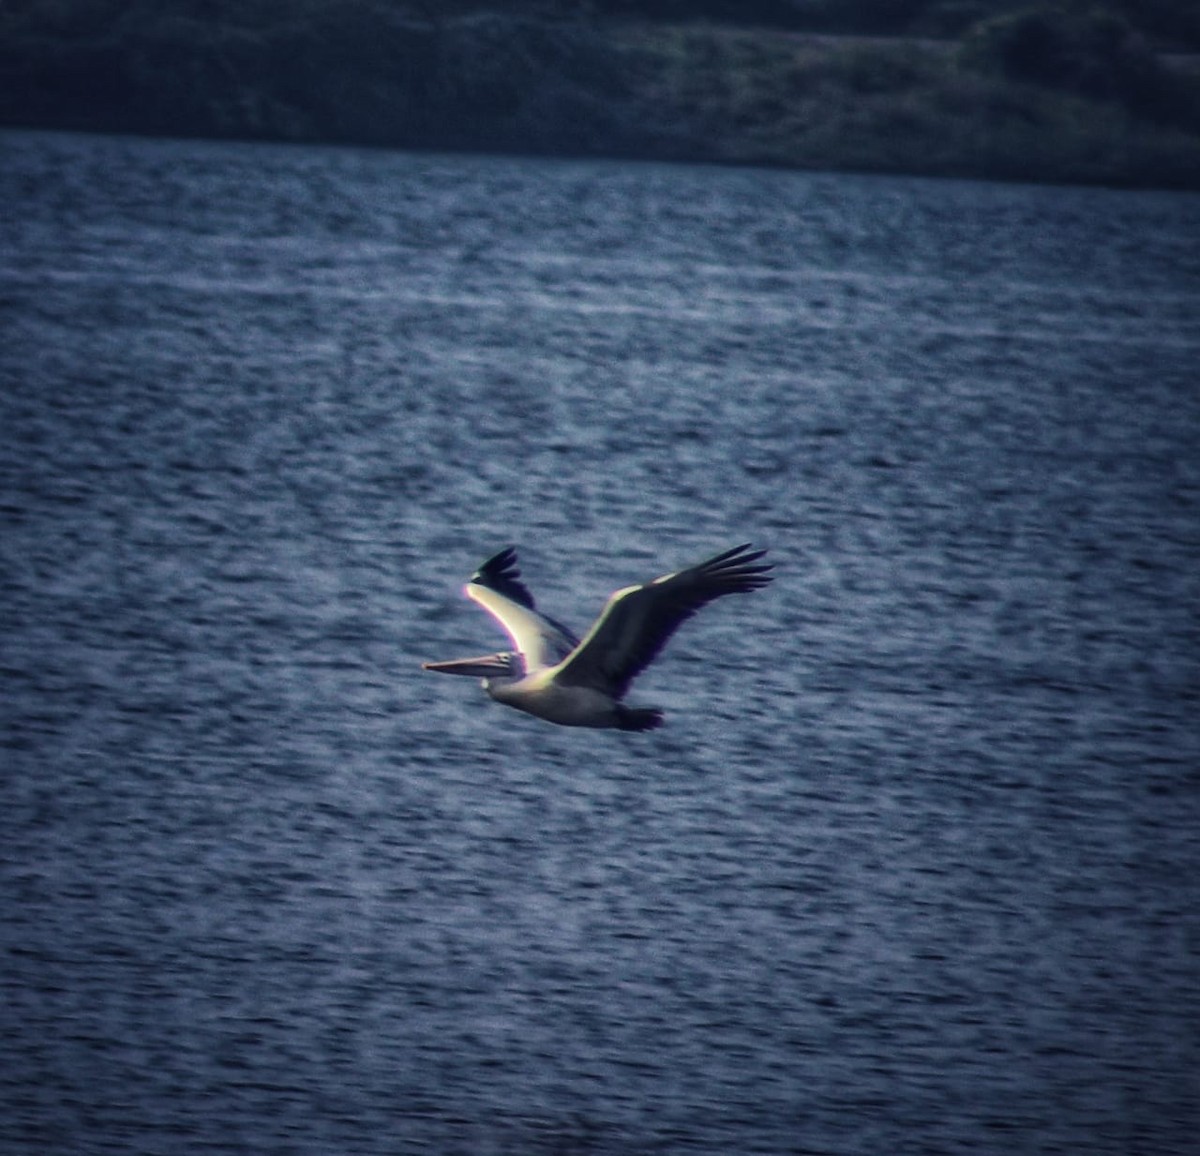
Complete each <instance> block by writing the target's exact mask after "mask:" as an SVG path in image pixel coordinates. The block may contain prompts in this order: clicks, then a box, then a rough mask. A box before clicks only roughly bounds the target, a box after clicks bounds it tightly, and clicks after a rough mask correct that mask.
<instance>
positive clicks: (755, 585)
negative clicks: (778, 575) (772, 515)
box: [555, 543, 773, 699]
mask: <svg viewBox="0 0 1200 1156" xmlns="http://www.w3.org/2000/svg"><path fill="white" fill-rule="evenodd" d="M764 554H766V551H765V550H753V549H751V547H750V545H749V543H746V544H745V545H742V546H735V547H734V548H733V549H732V550H726V551H725V553H723V554H718V555H717V556H716V557H715V558H710V559H709V560H708V561H707V562H701V563H700V564H699V565H698V566H692V567H691V568H689V569H687V570H677V571H676V572H675V573H673V574H664V575H663V576H662V577H661V578H656V579H655V580H654V581H653V582H647V583H646V584H645V585H643V586H627V587H625V589H623V590H618V591H617V592H616V593H615V594H614V595H613V596H612V597H611V598H609V600H608V603H607V605H606V606H605V607H604V610H603V612H602V613H601V615H600V617H599V618H597V619H596V621H595V622H594V623H593V625H592V628H591V630H589V631H588V632H587V634H586V635H585V637H584V639H583V641H582V642H581V643H580V644H579V645H578V646H577V647H576V648H575V649H574V650H573V651H572V652H571V653H570V654H569V655H568V656H567V658H566V659H565V660H564V661H563V663H562V665H561V666H560V668H559V670H558V673H557V674H556V675H555V681H556V682H558V683H560V684H562V685H564V686H590V687H595V688H596V689H598V690H603V691H604V692H606V693H608V694H611V695H612V696H613V697H614V698H618V699H619V698H620V697H621V696H622V695H624V694H625V692H626V691H627V690H628V689H629V684H630V683H631V682H632V681H633V680H634V679H635V678H636V677H637V676H638V675H639V674H640V673H641V672H642V671H643V670H645V669H646V667H647V666H649V665H650V663H651V662H653V661H654V658H655V656H656V655H657V654H658V653H659V651H660V650H662V648H663V647H664V646H665V645H666V644H667V640H668V639H669V638H670V637H671V635H672V634H674V633H675V631H676V630H678V629H679V626H680V625H681V624H682V623H683V622H685V621H686V620H687V619H689V618H691V616H692V615H693V614H695V613H696V611H698V610H699V609H701V607H704V606H707V605H708V604H709V603H710V602H712V601H713V600H714V599H717V598H721V597H724V595H726V594H746V593H749V592H750V591H751V590H758V589H760V588H761V587H763V586H766V585H767V583H768V582H770V581H771V578H770V576H769V574H768V571H770V570H771V569H773V567H772V566H771V565H770V564H769V563H766V564H763V563H759V559H760V558H762V557H763V555H764Z"/></svg>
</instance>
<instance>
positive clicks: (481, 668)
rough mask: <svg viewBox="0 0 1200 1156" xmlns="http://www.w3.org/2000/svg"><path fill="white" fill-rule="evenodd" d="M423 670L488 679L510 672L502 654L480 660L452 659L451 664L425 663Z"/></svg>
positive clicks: (486, 656)
mask: <svg viewBox="0 0 1200 1156" xmlns="http://www.w3.org/2000/svg"><path fill="white" fill-rule="evenodd" d="M421 669H422V670H438V671H441V673H442V674H466V675H470V676H471V677H473V678H488V677H489V676H490V675H494V674H504V673H506V672H507V671H508V659H507V658H505V657H504V655H502V654H485V655H483V656H482V657H480V658H452V659H450V661H449V662H423V663H421Z"/></svg>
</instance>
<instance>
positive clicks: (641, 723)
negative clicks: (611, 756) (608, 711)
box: [617, 706, 663, 731]
mask: <svg viewBox="0 0 1200 1156" xmlns="http://www.w3.org/2000/svg"><path fill="white" fill-rule="evenodd" d="M662 724H663V712H662V711H661V710H659V709H658V708H657V707H633V706H618V707H617V727H618V728H619V729H620V730H623V731H652V730H654V729H655V728H657V727H660V726H662Z"/></svg>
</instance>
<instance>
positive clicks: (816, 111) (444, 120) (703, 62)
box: [0, 9, 1200, 191]
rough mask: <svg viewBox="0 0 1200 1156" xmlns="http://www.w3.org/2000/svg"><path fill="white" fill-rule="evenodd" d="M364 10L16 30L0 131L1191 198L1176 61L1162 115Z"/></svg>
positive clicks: (1007, 81) (941, 54) (650, 34)
mask: <svg viewBox="0 0 1200 1156" xmlns="http://www.w3.org/2000/svg"><path fill="white" fill-rule="evenodd" d="M372 11H374V12H375V16H374V17H372V19H375V20H377V21H378V22H377V23H375V24H370V23H369V22H368V23H355V24H351V23H349V22H346V23H344V24H337V23H335V22H333V20H332V17H328V18H327V21H326V24H325V25H324V26H322V25H321V24H320V22H319V21H314V20H307V21H305V22H296V23H287V22H282V23H277V24H271V25H264V26H263V27H257V26H256V27H251V28H247V27H242V26H232V25H228V24H212V23H211V22H210V23H204V24H202V23H199V22H196V21H188V20H185V19H183V18H181V17H173V18H170V19H168V18H166V17H164V18H162V19H161V20H160V21H159V22H158V23H146V24H137V23H136V22H131V23H130V25H129V26H122V28H121V31H120V33H119V34H117V33H113V32H111V31H108V30H106V31H104V32H103V33H91V34H78V35H75V36H73V37H65V36H62V35H57V36H51V35H46V34H42V33H40V32H39V31H38V30H37V29H36V28H24V29H23V30H22V29H21V28H18V30H17V32H18V34H17V35H15V36H13V35H10V36H9V37H8V42H7V44H6V46H5V47H3V48H0V124H5V125H7V126H10V127H14V128H17V127H25V128H42V129H63V130H71V131H85V132H86V131H101V132H117V133H130V134H135V135H144V136H173V137H185V138H188V137H191V138H208V139H235V140H257V141H287V142H293V143H313V144H318V143H320V144H347V145H366V146H379V147H389V148H402V149H403V148H409V149H420V150H425V151H459V152H464V151H465V152H488V153H514V154H528V155H541V156H569V157H606V158H611V159H630V160H658V161H686V162H698V163H717V164H736V165H751V166H764V167H772V168H786V169H799V170H822V171H846V172H863V173H889V174H896V175H901V174H903V175H913V176H933V177H967V178H979V179H991V180H1015V181H1027V182H1039V183H1063V184H1092V185H1106V186H1114V187H1125V188H1161V189H1177V190H1190V191H1200V69H1197V68H1196V67H1195V66H1196V65H1197V63H1198V62H1200V58H1196V57H1190V56H1186V55H1182V54H1179V55H1176V56H1171V57H1160V58H1158V59H1159V61H1160V62H1161V63H1160V64H1154V66H1153V68H1154V69H1156V70H1157V71H1156V72H1155V73H1154V79H1155V82H1156V83H1157V84H1158V85H1159V88H1160V89H1163V91H1165V92H1167V96H1166V97H1161V96H1160V97H1159V98H1158V102H1157V104H1154V105H1151V104H1148V103H1147V102H1146V101H1143V102H1142V104H1141V105H1137V104H1133V103H1130V102H1129V101H1125V100H1122V99H1121V96H1122V94H1121V93H1115V94H1110V95H1108V96H1106V97H1097V96H1095V95H1093V94H1089V93H1087V92H1081V91H1070V90H1066V89H1060V88H1055V87H1053V86H1047V85H1044V84H1043V85H1039V84H1033V83H1028V82H1023V81H1021V80H1014V79H1012V78H1011V77H1008V76H1004V75H998V74H996V73H995V71H991V72H989V71H988V70H986V69H981V68H977V67H971V66H969V63H964V59H965V58H964V55H963V52H962V50H961V45H960V44H959V42H957V41H937V40H927V39H886V38H880V37H845V36H830V35H821V34H815V33H814V34H808V33H803V32H779V31H769V30H762V29H754V28H745V27H736V26H722V25H708V24H703V25H701V24H674V25H672V24H650V23H631V22H625V23H615V22H604V21H600V22H596V21H592V22H582V21H576V22H569V23H554V22H546V21H536V20H532V19H528V18H521V17H510V16H505V15H502V14H498V13H482V14H480V13H476V14H474V15H471V16H464V17H457V18H454V19H448V20H446V21H445V22H441V23H438V24H436V25H435V24H430V23H425V24H422V23H415V22H411V21H408V22H406V21H405V20H403V19H401V18H399V17H396V18H385V15H381V14H380V13H381V11H382V10H380V9H375V10H372ZM1164 86H1165V87H1164ZM1176 90H1178V93H1179V94H1180V95H1179V96H1178V97H1176Z"/></svg>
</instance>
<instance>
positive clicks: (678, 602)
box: [421, 543, 773, 731]
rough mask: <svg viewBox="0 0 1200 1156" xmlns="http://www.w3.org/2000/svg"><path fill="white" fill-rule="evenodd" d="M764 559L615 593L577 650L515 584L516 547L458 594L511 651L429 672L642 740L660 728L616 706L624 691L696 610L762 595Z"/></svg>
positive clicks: (731, 557)
mask: <svg viewBox="0 0 1200 1156" xmlns="http://www.w3.org/2000/svg"><path fill="white" fill-rule="evenodd" d="M765 554H766V551H765V550H754V549H751V547H750V545H749V544H748V543H747V544H745V545H742V546H735V547H734V548H733V549H732V550H726V551H725V553H723V554H718V555H717V556H716V557H715V558H710V559H709V560H708V561H707V562H701V563H700V564H699V565H697V566H692V567H689V568H688V569H686V570H676V571H675V572H674V573H672V574H664V575H663V576H662V577H661V578H655V579H654V581H653V582H647V583H645V584H644V585H641V586H626V587H624V589H621V590H618V591H617V592H616V593H615V594H613V595H612V596H611V597H610V598H609V600H608V602H607V603H606V604H605V607H604V610H603V611H602V612H601V614H600V617H599V618H597V619H596V621H595V622H593V623H592V627H591V629H590V630H589V631H588V632H587V634H585V635H584V637H583V641H580V640H579V639H577V638H576V637H575V636H574V635H573V634H572V633H571V632H570V631H569V630H568V629H567V628H566V627H565V626H563V625H562V624H561V623H560V622H556V621H555V620H554V619H553V618H550V617H548V616H547V615H544V614H542V613H540V612H539V611H538V610H537V608H536V606H535V605H534V601H533V595H532V594H530V593H529V588H528V587H527V586H526V585H525V583H524V582H522V581H521V571H520V569H519V568H518V566H517V552H516V550H515V549H514V548H513V547H512V546H508V547H506V548H505V549H503V550H501V551H500V553H498V554H496V555H494V556H493V557H491V558H489V559H488V560H487V561H486V562H484V564H483V565H482V566H480V567H479V569H478V570H476V571H475V573H474V574H473V575H472V576H471V580H470V581H469V582H468V583H467V584H466V586H465V587H464V588H463V593H465V594H466V596H467V597H468V598H470V599H471V600H472V601H474V602H478V603H479V605H480V606H482V607H483V608H484V610H486V611H487V612H488V613H489V614H491V615H492V617H493V618H495V619H496V621H497V622H499V624H500V626H501V627H502V628H503V629H504V631H505V633H507V634H508V636H509V638H510V639H512V644H513V647H514V649H513V650H511V651H504V652H502V653H499V654H486V655H484V656H482V657H481V658H457V659H452V660H451V661H449V662H425V663H422V664H421V665H422V668H423V669H425V670H437V671H441V672H442V673H443V674H466V675H471V676H473V677H475V678H482V679H483V689H484V690H486V691H487V693H488V694H489V695H491V697H492V698H494V699H495V700H496V701H497V702H500V703H503V704H504V705H505V706H511V707H515V708H516V709H517V710H522V711H525V712H526V713H527V714H531V715H536V716H537V717H538V718H541V719H545V720H546V721H547V722H552V723H558V724H559V725H560V726H569V727H572V726H573V727H615V728H617V729H619V730H623V731H648V730H653V729H654V728H655V727H659V726H662V721H663V712H662V711H661V710H659V709H657V708H655V707H630V706H626V705H625V704H624V703H623V702H622V701H621V700H622V699H623V698H624V697H625V693H626V691H628V690H629V686H630V684H631V683H632V682H633V680H634V679H635V678H637V676H638V675H639V674H641V672H642V671H643V670H645V669H646V667H647V666H649V665H650V663H651V662H653V661H654V659H655V658H656V657H657V655H658V653H659V651H661V650H662V648H663V647H664V646H665V645H666V644H667V641H668V639H670V637H671V635H672V634H674V633H675V631H676V630H678V629H679V627H680V625H681V624H682V623H683V622H685V621H686V620H687V619H689V618H691V617H692V615H693V614H695V613H696V611H698V610H699V609H700V608H701V607H704V606H707V605H708V604H709V603H710V602H712V601H714V600H715V599H717V598H722V597H724V596H725V595H726V594H748V593H749V592H750V591H752V590H759V589H761V588H762V587H763V586H766V585H767V583H768V582H770V581H771V578H770V576H769V574H768V571H770V570H772V569H773V567H772V566H771V565H770V564H767V563H762V562H760V559H761V558H762V557H763V556H764V555H765Z"/></svg>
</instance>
